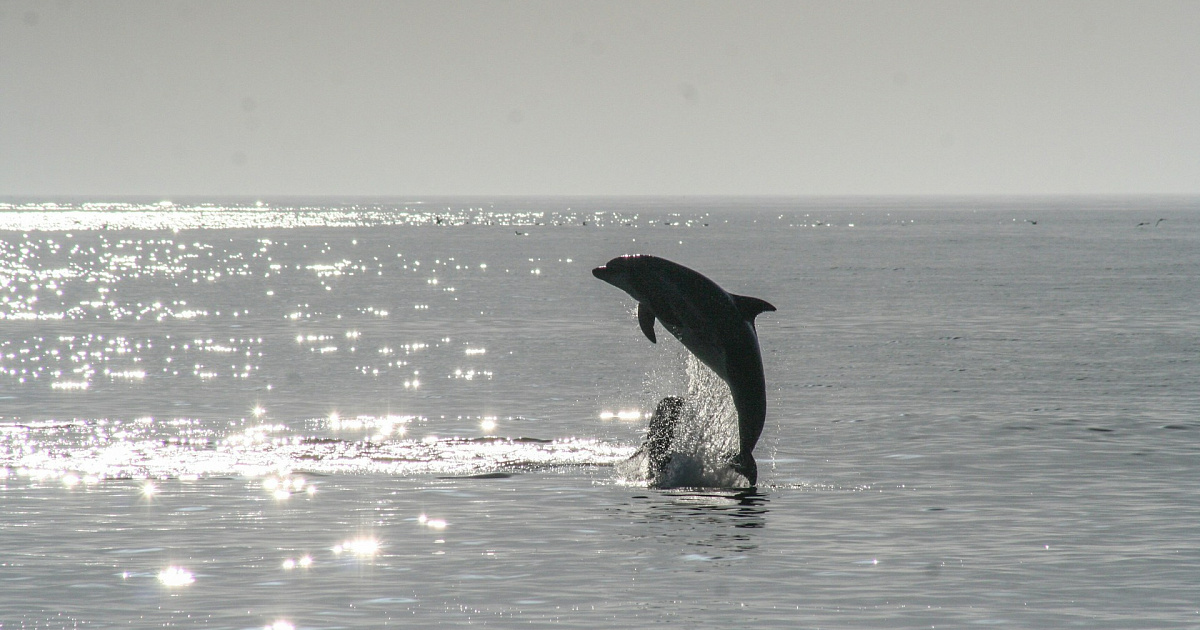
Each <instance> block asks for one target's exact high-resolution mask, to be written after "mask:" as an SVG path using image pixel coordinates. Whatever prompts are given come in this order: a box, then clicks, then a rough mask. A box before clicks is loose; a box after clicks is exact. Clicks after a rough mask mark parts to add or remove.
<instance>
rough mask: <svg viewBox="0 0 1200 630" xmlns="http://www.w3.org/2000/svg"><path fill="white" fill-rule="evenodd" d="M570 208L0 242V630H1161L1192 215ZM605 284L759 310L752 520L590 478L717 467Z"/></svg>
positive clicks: (1189, 328)
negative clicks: (0, 628)
mask: <svg viewBox="0 0 1200 630" xmlns="http://www.w3.org/2000/svg"><path fill="white" fill-rule="evenodd" d="M575 203H576V202H574V201H567V202H562V203H549V202H545V203H542V204H541V205H540V206H539V205H538V204H525V203H524V202H519V201H513V202H507V205H505V204H500V203H497V204H491V203H490V202H489V203H457V204H446V207H443V206H441V205H437V204H434V205H430V204H416V203H413V204H406V203H394V204H371V203H349V204H332V205H329V206H321V207H315V204H305V203H285V202H277V201H274V200H272V201H268V202H265V203H264V204H262V206H259V205H258V204H254V203H250V204H210V205H208V206H205V205H204V204H192V205H185V204H175V203H172V204H163V205H160V204H158V203H157V201H156V202H154V203H142V204H128V205H120V204H102V205H97V206H93V205H84V204H75V205H71V206H36V207H34V206H27V205H24V204H9V205H7V206H0V504H2V505H3V506H4V509H3V510H2V514H0V623H3V624H4V627H5V628H7V627H9V626H10V625H11V626H13V627H28V628H33V627H37V628H55V629H57V628H75V627H118V626H119V627H206V628H251V627H253V628H279V629H280V630H282V629H284V628H301V629H305V630H308V629H313V628H329V627H364V628H366V627H370V628H374V627H385V626H406V627H408V626H414V627H434V626H445V625H462V626H467V625H481V626H483V625H491V626H496V627H517V626H521V627H525V626H530V627H549V626H554V627H575V628H594V627H617V626H620V627H626V626H629V627H644V626H651V625H663V624H671V625H677V626H680V627H775V628H793V627H798V626H800V627H856V628H857V627H881V628H883V627H889V628H901V627H903V628H916V627H969V626H971V625H1007V626H1010V627H1039V628H1040V627H1045V628H1050V627H1055V628H1057V627H1071V626H1075V627H1107V628H1124V627H1164V628H1165V627H1190V626H1193V625H1195V621H1196V619H1197V613H1196V610H1195V606H1194V605H1193V602H1195V601H1198V600H1200V597H1198V595H1200V583H1198V582H1197V576H1198V575H1200V557H1198V556H1197V555H1196V553H1195V552H1194V549H1195V545H1194V544H1193V542H1194V541H1195V540H1196V539H1197V526H1196V523H1200V501H1198V498H1197V497H1198V495H1197V492H1196V489H1195V484H1191V483H1188V480H1190V479H1192V478H1193V477H1194V473H1195V462H1196V455H1197V442H1196V440H1195V439H1194V438H1195V435H1196V431H1197V430H1200V425H1198V424H1197V422H1196V418H1197V417H1200V415H1198V414H1200V408H1198V407H1197V398H1196V396H1195V395H1194V391H1195V386H1194V385H1195V383H1196V382H1198V380H1200V379H1198V375H1197V369H1196V368H1197V363H1196V362H1195V357H1196V356H1197V351H1198V350H1200V335H1198V333H1200V326H1198V322H1200V320H1198V319H1197V318H1196V315H1195V314H1196V313H1197V312H1200V303H1198V302H1197V300H1198V299H1200V298H1198V297H1197V296H1200V290H1198V287H1197V279H1198V278H1200V273H1197V269H1200V247H1198V246H1197V240H1198V236H1200V231H1198V230H1197V229H1196V226H1197V225H1200V223H1197V221H1196V220H1195V204H1194V203H1191V202H1189V203H1191V205H1187V204H1184V205H1182V206H1181V205H1178V204H1177V205H1176V206H1171V205H1170V204H1169V203H1165V202H1162V203H1160V202H1154V203H1147V204H1144V205H1138V204H1134V203H1132V202H1130V203H1127V204H1125V205H1123V206H1120V207H1119V208H1117V210H1119V211H1112V209H1111V208H1109V209H1104V208H1100V209H1094V208H1087V209H1086V210H1087V211H1086V212H1075V211H1074V210H1077V209H1078V208H1067V209H1058V210H1055V211H1052V210H1053V209H1049V206H1048V205H1047V204H1046V203H1043V201H1024V202H1021V203H1007V204H1006V203H998V204H993V205H991V206H987V205H986V204H984V205H979V204H975V203H974V202H966V201H961V200H946V201H942V202H938V203H941V204H942V206H941V207H940V210H938V211H930V210H929V209H928V208H924V207H920V208H917V207H913V206H911V205H905V203H908V202H905V203H896V202H890V203H891V205H888V204H887V203H885V202H882V201H877V202H857V203H858V204H859V205H858V206H855V207H853V208H851V209H846V208H845V207H844V206H846V205H851V206H852V205H854V203H856V202H853V201H847V200H823V201H811V202H790V201H771V200H754V201H752V202H742V205H741V206H740V207H738V208H736V209H730V208H729V207H725V206H721V207H720V208H718V209H716V210H715V211H713V209H714V206H717V205H720V203H723V202H719V201H711V200H710V201H696V202H695V203H694V204H693V200H688V201H686V202H679V201H676V202H674V203H675V205H673V206H671V205H670V204H663V202H658V203H660V204H662V205H660V207H657V208H647V207H643V205H642V202H641V201H640V200H634V201H624V202H613V201H604V200H601V201H592V202H589V203H587V204H584V203H580V204H578V206H577V207H573V206H574V204H575ZM647 203H649V204H650V205H653V203H650V202H647ZM871 203H877V204H878V205H879V206H881V207H880V208H872V207H864V204H865V205H866V206H870V204H871ZM1054 203H1065V202H1062V201H1061V200H1058V201H1053V202H1052V203H1051V205H1052V204H1054ZM705 204H708V205H705ZM771 204H774V206H773V208H777V210H778V211H774V210H772V211H770V212H766V211H756V210H761V208H758V207H757V206H759V205H771ZM1156 204H1157V205H1156ZM664 206H669V207H664ZM751 206H754V207H751ZM1033 212H1038V213H1040V214H1039V216H1038V217H1037V219H1038V221H1037V224H1036V226H1035V225H1034V224H1032V223H1031V222H1027V221H1026V220H1025V219H1026V218H1029V214H1030V213H1033ZM1139 213H1142V214H1146V215H1148V217H1146V216H1136V215H1139ZM1135 216H1136V218H1137V222H1140V221H1145V220H1146V218H1149V219H1150V220H1151V223H1150V224H1148V225H1146V226H1142V227H1140V228H1139V227H1136V222H1135V221H1133V220H1132V218H1133V217H1135ZM1157 217H1167V218H1168V220H1167V221H1164V222H1161V223H1159V224H1157V225H1156V224H1154V223H1153V221H1154V220H1155V218H1157ZM851 224H853V225H852V226H851ZM339 226H342V227H339ZM517 232H520V234H517ZM633 252H650V253H657V254H660V255H664V256H665V257H667V258H671V259H675V260H679V261H680V262H683V263H686V264H689V265H690V266H694V267H695V268H698V269H704V270H705V271H706V272H707V273H710V274H711V276H712V277H713V278H714V279H715V280H718V281H719V282H721V283H722V284H725V285H726V286H741V287H745V291H746V292H747V293H749V294H752V295H761V296H764V297H770V298H772V301H773V302H775V303H776V304H777V305H779V306H780V311H779V312H778V313H777V317H775V318H773V319H772V322H771V324H770V326H765V325H764V326H763V327H762V328H761V329H760V330H759V334H760V335H761V338H762V347H763V354H764V362H765V364H766V366H765V367H766V373H767V379H768V383H769V387H768V397H769V405H768V420H767V426H766V428H765V432H764V434H763V442H762V443H761V444H760V445H759V448H758V449H757V450H756V455H757V456H758V460H759V465H760V469H761V470H762V472H763V479H762V481H763V485H762V486H760V488H758V489H756V490H753V489H752V490H736V489H717V490H697V489H689V488H676V489H671V490H662V489H656V488H649V487H646V486H647V485H648V484H647V483H646V480H645V478H644V476H643V477H637V476H636V475H632V476H627V477H626V478H622V477H620V476H619V475H617V474H615V473H614V469H615V468H616V467H617V466H616V464H617V463H619V462H621V461H623V460H626V459H627V458H628V457H629V456H630V455H631V454H632V452H633V451H634V450H635V447H636V446H637V445H638V443H639V442H640V441H641V440H640V439H639V438H640V436H639V431H640V430H641V429H642V427H644V426H645V423H646V421H647V418H646V414H645V413H644V412H645V410H649V409H654V408H655V405H656V403H657V402H658V401H659V400H661V399H662V398H663V397H665V396H668V395H672V396H679V397H681V398H690V399H692V400H691V405H692V409H693V411H692V413H693V415H694V416H695V417H696V418H697V422H695V423H694V424H689V425H688V426H687V427H685V430H684V431H683V432H682V434H681V436H682V439H681V440H680V441H679V443H678V444H677V445H676V449H677V452H676V453H675V454H676V455H679V460H678V461H677V462H676V463H677V465H680V466H682V467H683V468H685V469H686V468H692V469H693V470H704V468H705V466H709V465H713V466H715V465H717V464H719V463H720V462H721V457H722V455H723V453H722V452H721V451H723V450H727V448H728V447H727V446H725V445H727V444H728V440H729V437H730V435H731V434H732V431H731V427H732V420H733V417H732V414H731V413H729V411H728V409H727V408H723V407H722V406H723V405H727V399H726V398H725V397H723V396H722V395H719V392H718V391H717V390H718V389H719V386H720V385H721V384H720V383H719V382H717V383H712V384H711V385H712V387H711V388H710V387H708V386H707V385H703V383H702V381H703V379H704V378H705V377H707V376H709V375H708V373H707V372H689V364H688V361H687V358H686V357H687V355H686V354H684V353H683V351H682V350H681V349H680V347H679V345H678V344H677V343H675V341H674V340H673V339H672V338H666V339H661V340H660V343H659V344H657V345H652V344H649V343H648V342H647V341H646V340H645V339H643V338H641V337H640V336H638V335H637V332H636V324H635V319H634V316H633V314H632V313H630V312H629V306H628V305H627V304H620V303H616V302H614V301H612V300H610V299H604V298H603V297H602V296H603V295H604V289H603V287H602V286H599V285H600V283H596V282H594V279H592V278H591V277H590V275H589V274H588V273H587V269H589V268H590V267H591V266H592V265H593V264H598V263H600V262H602V261H604V260H608V259H610V258H611V257H612V256H613V255H616V254H619V253H633ZM593 285H597V286H593ZM693 447H695V448H693ZM692 456H694V457H696V462H693V461H691V460H689V459H688V457H692ZM694 463H695V464H696V465H694V466H693V464H694ZM631 480H632V481H631ZM681 481H683V480H682V478H679V479H675V482H676V484H675V485H678V482H681ZM666 485H671V484H666ZM169 584H176V585H174V586H172V585H169Z"/></svg>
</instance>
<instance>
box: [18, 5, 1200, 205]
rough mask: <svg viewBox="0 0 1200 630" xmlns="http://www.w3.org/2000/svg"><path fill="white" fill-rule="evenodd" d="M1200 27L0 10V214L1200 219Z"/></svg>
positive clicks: (700, 14)
mask: <svg viewBox="0 0 1200 630" xmlns="http://www.w3.org/2000/svg"><path fill="white" fill-rule="evenodd" d="M1198 34H1200V2H1197V1H1194V0H1188V1H1181V2H1161V1H1151V0H1141V1H1136V2H1114V1H1108V0H1085V1H1082V2H1078V1H1071V0H1056V1H1054V2H1044V1H1042V0H1037V1H1033V2H1027V1H1022V0H1006V1H1000V2H991V1H987V0H972V1H969V2H968V1H960V2H932V1H923V2H915V1H910V0H894V1H882V0H880V1H872V2H857V1H849V0H846V1H832V0H831V1H825V2H806V1H801V0H793V1H784V2H771V1H759V2H706V1H700V0H686V1H682V2H676V1H670V0H662V1H653V2H651V1H644V2H625V1H616V0H613V1H602V2H600V1H596V2H593V1H588V2H574V1H569V0H550V1H544V2H523V1H495V2H480V1H472V2H458V1H451V0H436V1H432V2H341V1H330V2H306V1H297V0H258V1H253V0H245V1H234V2H225V1H219V0H192V1H183V2H177V1H172V0H144V1H137V2H132V1H126V0H107V1H104V2H83V1H78V2H69V1H64V0H59V1H45V2H25V1H22V0H0V196H4V197H15V196H47V197H54V196H67V195H84V196H86V195H138V196H143V195H149V196H162V197H169V196H189V195H195V196H233V195H236V196H269V195H366V196H390V195H398V196H412V195H430V196H433V195H482V196H491V195H495V196H500V195H801V196H803V195H1005V194H1011V195H1042V194H1051V195H1053V194H1146V193H1149V194H1160V193H1162V194H1200V35H1198Z"/></svg>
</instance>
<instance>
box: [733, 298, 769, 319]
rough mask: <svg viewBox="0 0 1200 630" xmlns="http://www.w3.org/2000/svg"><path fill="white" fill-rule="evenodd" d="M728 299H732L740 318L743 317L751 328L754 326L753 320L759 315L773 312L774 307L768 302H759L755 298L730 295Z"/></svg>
mask: <svg viewBox="0 0 1200 630" xmlns="http://www.w3.org/2000/svg"><path fill="white" fill-rule="evenodd" d="M729 297H731V298H733V304H734V306H737V309H738V311H740V312H741V313H742V317H745V318H746V321H748V322H750V325H751V326H753V325H754V318H755V317H758V314H759V313H761V312H763V311H773V310H775V307H774V306H773V305H772V304H771V303H770V302H768V301H766V300H760V299H758V298H756V297H750V296H747V295H732V294H730V296H729Z"/></svg>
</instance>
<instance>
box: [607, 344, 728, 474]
mask: <svg viewBox="0 0 1200 630" xmlns="http://www.w3.org/2000/svg"><path fill="white" fill-rule="evenodd" d="M684 375H685V377H686V390H687V395H686V396H685V397H684V405H683V410H682V411H681V412H680V414H679V420H678V423H677V424H676V425H675V429H674V439H673V440H672V441H671V444H670V445H669V447H668V450H667V453H666V455H667V464H666V466H665V467H664V468H663V469H662V470H653V469H652V466H651V465H650V457H649V454H648V452H647V449H646V448H645V447H644V446H643V448H642V449H640V450H639V451H638V452H637V453H635V454H634V455H633V457H631V458H630V459H628V460H626V461H625V462H622V463H621V464H620V465H618V466H617V475H618V478H619V479H620V480H622V481H626V482H630V483H639V484H640V483H646V484H647V485H650V486H652V487H656V488H683V487H696V488H728V487H735V486H738V485H743V484H745V479H744V478H742V476H741V475H739V474H737V473H735V472H733V470H732V469H730V468H729V461H730V459H732V457H733V455H734V454H735V453H737V448H738V429H737V412H736V410H735V409H734V407H733V397H732V395H731V394H730V392H729V386H728V385H726V384H725V381H723V380H721V378H720V377H719V376H717V375H716V374H715V373H714V372H713V371H712V370H710V369H708V368H707V367H706V366H705V365H704V364H702V363H701V362H700V361H699V360H698V359H696V357H694V356H692V355H691V354H690V353H686V357H685V358H684ZM654 380H666V381H667V382H668V386H669V385H670V381H673V380H674V379H670V378H669V377H668V378H666V379H663V378H662V376H657V377H655V379H654Z"/></svg>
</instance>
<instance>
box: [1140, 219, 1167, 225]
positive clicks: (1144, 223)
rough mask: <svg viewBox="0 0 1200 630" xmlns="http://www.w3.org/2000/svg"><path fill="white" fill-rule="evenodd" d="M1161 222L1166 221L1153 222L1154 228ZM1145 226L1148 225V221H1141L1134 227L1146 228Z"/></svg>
mask: <svg viewBox="0 0 1200 630" xmlns="http://www.w3.org/2000/svg"><path fill="white" fill-rule="evenodd" d="M1163 221H1166V219H1159V220H1157V221H1155V222H1154V227H1158V224H1159V223H1162V222H1163ZM1147 225H1150V222H1149V221H1142V222H1141V223H1139V224H1137V226H1136V227H1145V226H1147Z"/></svg>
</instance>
